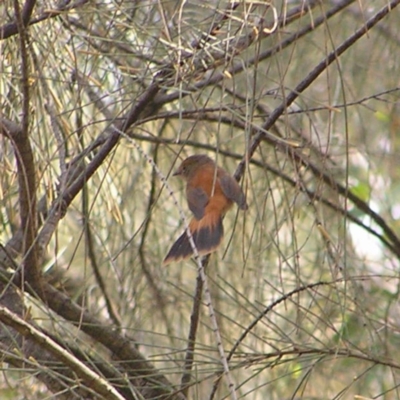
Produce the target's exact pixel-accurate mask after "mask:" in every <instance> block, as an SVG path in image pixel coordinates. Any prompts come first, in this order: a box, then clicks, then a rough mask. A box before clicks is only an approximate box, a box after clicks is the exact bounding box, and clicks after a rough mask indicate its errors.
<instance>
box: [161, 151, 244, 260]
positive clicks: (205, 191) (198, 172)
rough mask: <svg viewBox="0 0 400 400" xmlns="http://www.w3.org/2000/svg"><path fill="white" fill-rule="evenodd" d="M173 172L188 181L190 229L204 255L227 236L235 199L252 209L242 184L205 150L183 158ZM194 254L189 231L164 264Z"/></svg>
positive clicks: (197, 246)
mask: <svg viewBox="0 0 400 400" xmlns="http://www.w3.org/2000/svg"><path fill="white" fill-rule="evenodd" d="M173 176H179V177H181V178H182V179H183V180H184V181H186V199H187V202H188V206H189V209H190V211H191V212H192V213H193V218H192V220H191V221H190V223H189V229H190V233H191V235H192V238H193V241H194V244H195V245H196V249H197V252H198V254H199V255H200V256H204V255H207V254H210V253H212V252H214V251H215V250H216V249H217V248H218V246H219V245H220V244H221V242H222V238H223V236H224V228H223V225H222V219H223V217H224V215H225V214H226V212H227V211H228V210H229V209H230V208H231V207H232V205H233V203H236V204H237V205H238V206H239V208H240V209H241V210H247V209H248V205H247V202H246V197H245V195H244V193H243V191H242V189H241V187H240V186H239V184H238V183H237V181H236V180H235V179H234V178H233V176H231V175H229V173H228V172H226V171H225V170H224V169H222V168H221V167H218V166H217V165H216V163H215V162H214V161H213V160H212V159H211V158H210V157H208V156H207V155H204V154H196V155H192V156H190V157H188V158H186V159H185V160H183V161H182V163H181V164H180V166H179V167H178V169H177V170H176V172H175V173H174V174H173ZM192 255H193V249H192V246H191V245H190V242H189V238H188V235H187V233H186V231H185V232H183V233H182V235H181V236H180V237H179V238H178V239H177V240H176V242H175V243H174V244H173V245H172V247H171V249H170V250H169V252H168V254H167V255H166V257H165V259H164V262H163V265H167V264H169V263H171V262H177V261H182V260H185V259H187V258H190V257H191V256H192Z"/></svg>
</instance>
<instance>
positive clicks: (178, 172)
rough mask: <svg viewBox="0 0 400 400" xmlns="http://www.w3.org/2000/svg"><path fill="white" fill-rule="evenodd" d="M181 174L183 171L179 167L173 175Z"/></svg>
mask: <svg viewBox="0 0 400 400" xmlns="http://www.w3.org/2000/svg"><path fill="white" fill-rule="evenodd" d="M180 174H181V171H180V170H179V169H177V170H176V171H175V172H174V173H173V174H172V176H179V175H180Z"/></svg>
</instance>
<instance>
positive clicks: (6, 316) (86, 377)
mask: <svg viewBox="0 0 400 400" xmlns="http://www.w3.org/2000/svg"><path fill="white" fill-rule="evenodd" d="M0 320H1V321H2V322H3V323H5V324H7V325H9V326H11V327H13V328H14V329H15V330H17V331H18V332H19V333H21V334H22V335H23V336H26V337H28V338H31V339H33V340H34V341H36V342H37V343H39V344H40V345H41V346H42V347H43V348H45V349H46V350H48V351H49V352H50V353H52V354H54V355H55V356H56V357H57V358H58V359H59V360H60V361H62V362H63V363H64V364H65V365H68V367H70V368H71V369H72V370H73V371H74V372H75V373H76V375H77V376H79V377H80V378H81V379H83V381H84V382H85V384H86V386H87V387H90V388H92V389H93V390H95V391H96V392H97V393H99V394H101V395H102V396H104V397H105V398H107V399H112V400H124V397H122V396H121V395H120V394H119V393H118V392H117V390H116V389H115V388H114V387H113V386H111V385H110V384H109V383H108V382H107V381H106V380H105V379H104V378H102V377H101V376H100V375H98V374H96V373H94V372H93V371H92V370H91V369H90V368H88V367H87V366H86V365H85V364H83V363H82V362H81V361H79V360H78V359H76V358H75V357H74V356H73V355H71V354H70V353H68V352H67V351H66V350H65V349H63V348H62V347H61V346H60V345H58V344H57V343H56V342H54V341H53V340H52V339H50V338H49V337H48V336H46V335H45V334H43V333H42V332H40V331H39V330H38V329H36V328H35V327H34V326H33V325H31V324H29V323H28V322H26V321H24V320H23V319H22V318H20V317H19V316H18V315H16V314H14V313H12V312H11V311H9V310H8V309H7V308H6V307H3V306H1V305H0Z"/></svg>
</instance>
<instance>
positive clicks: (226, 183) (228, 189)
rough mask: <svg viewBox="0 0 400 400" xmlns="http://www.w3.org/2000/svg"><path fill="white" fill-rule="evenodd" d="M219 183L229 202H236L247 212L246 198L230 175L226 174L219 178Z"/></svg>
mask: <svg viewBox="0 0 400 400" xmlns="http://www.w3.org/2000/svg"><path fill="white" fill-rule="evenodd" d="M219 181H220V184H221V189H222V191H223V193H224V195H225V196H226V197H227V198H228V199H229V200H232V201H234V202H235V203H236V204H237V205H238V206H239V207H240V208H241V209H242V210H247V208H248V206H247V203H246V197H245V195H244V193H243V192H242V189H241V187H240V186H239V184H238V183H237V182H236V181H235V179H234V178H233V177H232V176H230V175H228V174H226V175H225V174H224V175H222V176H220V177H219Z"/></svg>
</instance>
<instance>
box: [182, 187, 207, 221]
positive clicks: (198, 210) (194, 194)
mask: <svg viewBox="0 0 400 400" xmlns="http://www.w3.org/2000/svg"><path fill="white" fill-rule="evenodd" d="M186 196H187V201H188V204H189V208H190V211H191V212H192V213H193V215H194V217H195V218H196V219H197V220H200V219H202V218H203V217H204V210H205V208H206V205H207V204H208V200H209V199H208V196H207V193H206V192H205V191H204V189H202V188H201V187H196V188H193V187H191V188H188V189H187V191H186Z"/></svg>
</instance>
